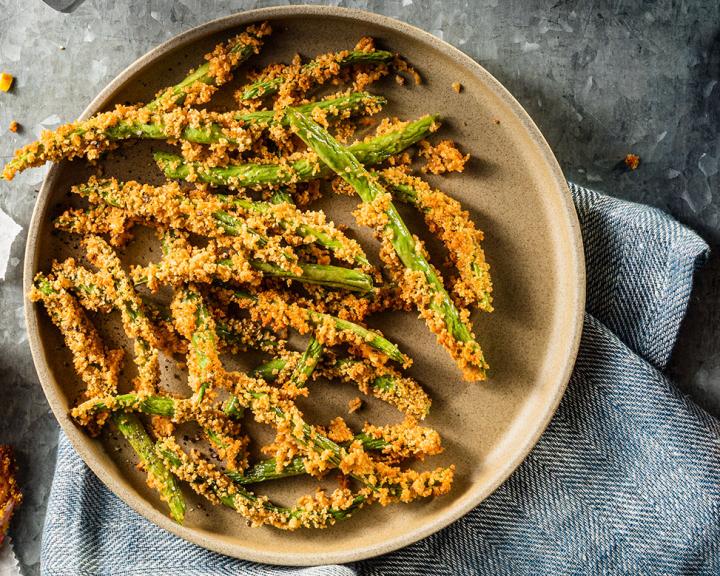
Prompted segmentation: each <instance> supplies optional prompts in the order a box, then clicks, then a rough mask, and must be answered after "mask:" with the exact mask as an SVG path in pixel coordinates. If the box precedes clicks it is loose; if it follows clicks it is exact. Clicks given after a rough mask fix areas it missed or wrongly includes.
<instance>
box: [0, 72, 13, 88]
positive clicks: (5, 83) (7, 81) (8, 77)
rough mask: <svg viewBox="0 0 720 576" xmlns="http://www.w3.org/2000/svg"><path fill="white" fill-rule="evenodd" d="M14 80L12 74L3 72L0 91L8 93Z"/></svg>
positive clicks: (0, 76)
mask: <svg viewBox="0 0 720 576" xmlns="http://www.w3.org/2000/svg"><path fill="white" fill-rule="evenodd" d="M13 80H15V78H14V77H13V75H12V74H8V73H7V72H3V73H1V74H0V90H2V91H3V92H8V91H9V90H10V87H11V86H12V83H13Z"/></svg>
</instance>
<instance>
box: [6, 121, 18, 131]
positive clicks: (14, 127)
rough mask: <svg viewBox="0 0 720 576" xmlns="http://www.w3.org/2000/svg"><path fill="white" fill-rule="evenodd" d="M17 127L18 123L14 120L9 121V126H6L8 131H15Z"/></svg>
mask: <svg viewBox="0 0 720 576" xmlns="http://www.w3.org/2000/svg"><path fill="white" fill-rule="evenodd" d="M19 129H20V124H18V123H17V121H16V120H13V121H12V122H10V126H8V130H10V132H17V131H18V130H19Z"/></svg>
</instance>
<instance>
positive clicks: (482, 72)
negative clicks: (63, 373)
mask: <svg viewBox="0 0 720 576" xmlns="http://www.w3.org/2000/svg"><path fill="white" fill-rule="evenodd" d="M302 15H307V16H330V17H339V18H344V19H348V20H355V21H357V22H360V23H362V22H370V23H372V24H376V25H379V26H383V27H385V28H389V29H393V30H395V31H398V32H400V33H402V34H405V35H408V36H410V37H413V38H414V39H416V40H418V41H419V42H422V43H424V44H429V45H430V46H431V47H433V48H435V49H437V50H439V51H440V52H442V53H444V54H446V55H447V56H448V57H450V58H451V59H453V60H455V61H456V62H458V64H460V65H462V66H463V67H465V68H467V69H468V70H469V71H470V72H471V73H472V74H474V75H475V76H476V77H479V78H480V79H481V80H482V81H483V82H484V85H485V86H486V87H488V88H490V89H491V90H493V91H494V92H495V93H496V94H497V96H498V97H499V98H501V99H502V100H503V102H504V103H506V104H507V105H508V106H509V107H510V108H511V110H512V112H513V113H514V114H515V116H516V118H517V119H518V120H519V121H520V122H521V124H522V126H523V128H524V129H525V131H526V134H527V136H528V137H530V138H531V140H532V141H533V143H534V144H535V146H536V151H537V152H538V153H540V155H541V158H542V160H543V161H544V163H545V165H546V167H547V169H548V171H549V172H548V176H549V177H550V179H551V180H552V182H553V183H554V185H555V186H556V187H557V193H558V198H559V199H560V200H561V202H562V207H563V213H562V216H563V218H562V220H563V221H564V223H565V224H566V225H567V229H568V232H569V237H570V239H571V243H572V245H571V246H570V254H571V256H572V262H570V264H571V265H572V268H574V269H575V274H574V277H575V278H576V282H575V283H574V294H573V301H572V302H568V307H567V309H568V311H570V312H572V322H571V323H569V324H568V326H572V328H573V329H572V331H570V330H568V332H571V334H572V337H571V340H570V342H569V343H568V344H569V345H568V347H567V348H566V350H567V352H566V361H565V363H564V369H563V370H562V373H560V374H559V375H558V376H556V377H555V380H556V382H557V384H556V386H555V389H554V396H553V397H552V400H551V401H550V402H549V404H548V405H547V406H548V408H547V410H546V412H545V413H544V414H543V417H542V418H540V419H538V422H537V425H536V429H535V431H534V433H533V434H531V435H529V437H528V439H527V441H526V442H525V444H524V445H523V446H522V447H521V449H520V450H517V451H516V452H515V456H514V457H513V458H511V459H508V461H507V462H506V463H505V465H504V467H503V470H502V472H501V473H499V474H497V475H496V478H495V481H494V482H492V483H490V484H488V485H486V486H484V487H483V489H482V490H477V492H476V493H474V494H471V495H470V496H468V497H467V498H464V499H461V500H458V501H457V502H456V503H454V504H453V505H451V506H449V507H448V508H447V510H445V511H443V512H442V513H440V514H439V516H438V517H437V518H435V519H434V520H432V521H429V522H427V523H426V524H424V525H423V526H421V527H419V528H417V529H415V530H412V531H410V532H406V533H404V534H401V535H399V536H397V537H394V538H393V539H391V540H388V541H385V542H382V543H378V544H371V545H367V546H363V547H360V548H352V549H348V550H345V551H338V552H319V551H313V552H293V553H286V552H282V551H278V552H275V551H272V552H268V551H259V550H256V549H253V548H248V547H246V546H245V545H243V544H240V543H232V544H231V543H228V542H223V541H219V540H217V539H215V538H213V537H212V536H207V535H206V534H205V533H204V532H202V531H198V530H196V529H192V528H187V527H184V526H180V525H178V524H176V523H175V522H173V521H172V520H171V519H170V518H169V517H168V516H167V515H165V514H164V513H162V512H161V511H159V510H158V509H156V508H155V507H154V506H153V505H152V504H150V503H149V502H148V501H147V500H145V499H144V498H143V497H142V496H141V495H140V494H138V493H137V492H135V491H133V490H127V489H126V487H125V486H124V485H123V484H122V482H121V481H120V480H119V479H117V478H116V475H115V474H114V473H113V472H112V470H111V469H110V468H109V467H107V466H105V465H103V464H102V462H101V461H100V460H99V459H97V458H96V456H95V455H94V454H92V451H91V449H90V447H89V446H90V443H91V442H92V441H93V440H92V439H90V438H88V437H87V435H86V434H84V433H83V432H82V431H81V430H79V429H78V428H77V427H76V426H75V424H74V423H73V421H72V420H71V419H70V418H69V416H68V414H67V412H66V408H65V406H64V402H63V400H62V398H61V396H60V386H59V384H58V383H57V381H56V380H55V378H54V377H53V375H52V373H51V371H50V368H49V365H48V364H47V363H46V362H45V359H44V344H43V342H42V339H41V338H40V332H39V328H38V318H37V311H36V307H35V306H34V305H33V304H32V303H31V302H29V300H28V298H27V297H25V298H24V316H25V326H26V329H27V333H28V341H29V344H30V351H31V354H32V359H33V363H34V365H35V370H36V372H37V375H38V379H39V381H40V384H41V386H42V388H43V392H44V394H45V397H46V399H47V401H48V404H49V405H50V408H51V409H52V412H53V415H54V416H55V418H56V420H57V421H58V423H59V424H60V428H61V430H62V431H63V432H64V433H65V435H66V436H67V438H68V440H69V441H70V443H71V445H72V447H73V448H74V449H75V450H76V451H77V452H78V454H79V455H80V457H81V458H82V459H83V462H84V463H85V464H86V465H87V466H88V467H89V468H90V469H91V470H92V471H93V473H94V474H95V475H96V476H97V477H98V478H99V479H100V480H101V482H102V483H103V484H104V485H105V486H106V487H107V488H108V489H109V490H110V491H111V492H112V493H113V494H115V495H116V496H118V497H119V498H120V499H121V500H122V501H123V502H125V503H126V504H127V505H128V506H130V508H132V509H133V510H134V511H135V512H137V513H138V514H140V515H141V516H143V517H145V518H146V519H148V520H149V521H150V522H152V523H153V524H155V525H157V526H159V527H161V528H163V529H164V530H166V531H168V532H170V533H172V534H175V535H176V536H179V537H180V538H183V539H184V540H187V541H189V542H192V543H195V544H198V545H199V546H202V547H203V548H206V549H209V550H213V551H215V552H219V553H221V554H225V555H228V556H232V557H235V558H239V559H243V560H250V561H254V562H264V563H269V564H277V565H284V566H312V565H319V564H336V563H345V562H354V561H359V560H364V559H367V558H372V557H375V556H378V555H381V554H386V553H389V552H393V551H395V550H398V549H400V548H403V547H405V546H408V545H410V544H413V543H414V542H417V541H419V540H421V539H423V538H426V537H428V536H430V535H432V534H434V533H435V532H438V531H439V530H441V529H442V528H444V527H446V526H447V525H449V524H451V523H452V522H454V521H456V520H458V519H459V518H461V517H462V516H464V515H465V514H467V513H468V512H469V511H470V510H472V509H473V508H475V507H476V506H477V505H478V504H480V503H481V502H482V501H483V500H485V499H486V498H487V497H488V496H490V495H491V494H492V493H493V492H494V491H495V490H496V489H497V488H498V487H499V486H500V485H501V484H503V483H504V482H505V481H506V480H507V479H508V478H509V477H510V475H511V474H512V473H513V472H514V471H515V470H516V469H517V467H518V466H520V464H521V463H522V462H523V461H524V460H525V458H526V457H527V456H528V454H529V453H530V452H531V451H532V449H533V447H534V446H535V444H537V442H538V440H539V439H540V436H541V435H542V434H543V433H544V431H545V429H546V428H547V426H548V424H549V423H550V420H551V419H552V417H553V415H554V414H555V412H556V410H557V407H558V405H559V403H560V400H561V399H562V396H563V394H564V393H565V390H566V388H567V385H568V382H569V380H570V375H571V373H572V369H573V367H574V365H575V359H576V357H577V353H578V349H579V346H580V338H581V334H582V328H583V323H584V322H583V319H584V309H585V291H586V285H585V280H586V272H585V256H584V249H583V242H582V235H581V231H580V223H579V220H578V217H577V213H576V210H575V207H574V203H573V201H572V195H571V192H570V189H569V187H568V184H567V181H566V179H565V177H564V175H563V173H562V170H561V168H560V166H559V164H558V161H557V159H556V158H555V155H554V154H553V152H552V149H551V148H550V146H549V144H548V143H547V141H546V139H545V137H544V136H543V134H542V133H541V131H540V129H539V128H538V127H537V125H536V124H535V122H534V121H533V120H532V118H531V117H530V115H529V114H528V113H527V111H526V110H525V109H524V108H523V107H522V105H521V104H520V103H519V102H518V101H517V100H516V99H515V97H514V96H513V95H512V94H511V93H510V92H509V91H508V90H507V88H505V87H504V86H503V85H502V84H501V83H500V82H499V81H498V80H497V79H496V78H495V77H494V76H493V75H492V74H491V73H490V72H488V71H487V70H486V69H485V68H484V67H483V66H482V65H480V64H479V63H478V62H476V61H475V60H473V59H472V58H471V57H470V56H468V55H467V54H465V53H464V52H462V51H461V50H459V49H458V48H455V47H454V46H452V45H451V44H449V43H447V42H445V41H444V40H440V39H439V38H436V37H435V36H433V35H432V34H430V33H429V32H426V31H424V30H422V29H421V28H418V27H416V26H413V25H411V24H408V23H406V22H403V21H400V20H397V19H395V18H392V17H389V16H384V15H381V14H375V13H372V12H368V11H365V10H359V9H354V8H344V7H337V6H323V5H286V6H275V7H268V8H258V9H254V10H246V11H241V12H236V13H233V14H228V15H226V16H221V17H219V18H216V19H213V20H210V21H208V22H206V23H204V24H200V25H198V26H195V27H193V28H190V29H189V30H186V31H185V32H181V33H180V34H177V35H175V36H173V37H171V38H169V39H168V40H166V41H165V42H163V43H162V44H160V45H158V46H156V47H155V48H152V49H151V50H149V51H148V52H146V53H145V54H143V55H142V56H140V57H139V58H137V59H136V60H135V61H134V62H132V63H131V64H129V65H128V66H127V67H126V68H125V69H124V70H123V71H122V72H120V73H119V74H118V75H117V76H116V77H115V78H114V79H113V80H111V81H110V82H109V83H108V84H107V85H106V86H105V88H103V89H102V90H101V91H100V92H99V93H98V94H97V96H95V98H93V99H92V100H91V102H90V103H89V104H88V105H87V107H86V108H85V110H84V111H83V112H82V114H81V115H80V117H79V118H78V119H80V120H84V119H86V118H88V117H89V116H91V115H92V114H94V113H95V112H96V111H97V110H99V109H101V108H102V107H103V106H104V105H105V103H106V101H107V100H109V99H110V98H111V97H112V96H113V94H114V93H115V92H116V91H117V90H118V89H119V88H120V87H121V86H122V85H123V84H124V83H125V82H126V81H128V80H130V79H131V78H132V76H133V75H135V74H136V73H137V71H138V70H140V69H142V68H144V67H145V66H146V65H148V64H150V63H152V62H153V61H154V60H156V59H157V58H159V57H161V56H163V55H164V54H166V53H168V52H170V51H172V50H175V49H176V48H177V47H179V46H183V45H185V44H189V43H191V42H193V41H197V40H201V39H202V38H204V37H206V36H208V35H211V34H213V33H217V32H221V31H222V30H225V29H228V28H235V27H238V26H241V25H244V24H249V23H252V22H257V21H261V20H263V19H272V18H283V17H297V16H302ZM58 176H59V167H58V165H55V164H53V165H52V166H51V167H50V169H49V171H48V173H47V175H46V176H45V179H44V180H43V183H42V186H41V188H40V190H39V193H38V196H37V198H36V200H35V206H34V208H33V213H32V218H31V220H30V225H29V227H28V236H27V244H26V247H25V257H24V264H23V293H24V294H27V293H28V292H29V290H30V288H31V287H32V280H33V277H34V273H35V270H36V269H37V263H38V259H39V245H40V241H41V238H40V236H39V230H40V226H41V224H42V221H43V218H44V217H45V215H46V213H47V211H48V208H49V197H50V193H51V191H52V190H53V188H54V186H55V184H56V181H57V179H58Z"/></svg>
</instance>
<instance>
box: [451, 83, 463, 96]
mask: <svg viewBox="0 0 720 576" xmlns="http://www.w3.org/2000/svg"><path fill="white" fill-rule="evenodd" d="M452 89H453V90H454V91H455V92H456V93H457V94H460V92H462V89H463V85H462V84H460V82H453V83H452Z"/></svg>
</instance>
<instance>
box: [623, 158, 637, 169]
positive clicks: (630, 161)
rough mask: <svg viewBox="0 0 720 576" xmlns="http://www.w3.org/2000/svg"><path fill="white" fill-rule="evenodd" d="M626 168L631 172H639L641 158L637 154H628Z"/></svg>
mask: <svg viewBox="0 0 720 576" xmlns="http://www.w3.org/2000/svg"><path fill="white" fill-rule="evenodd" d="M625 166H627V167H628V168H629V169H630V170H637V169H638V166H640V156H638V155H637V154H628V155H627V156H625Z"/></svg>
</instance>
